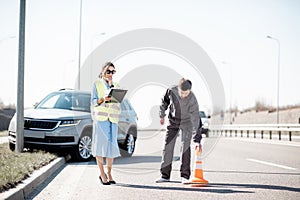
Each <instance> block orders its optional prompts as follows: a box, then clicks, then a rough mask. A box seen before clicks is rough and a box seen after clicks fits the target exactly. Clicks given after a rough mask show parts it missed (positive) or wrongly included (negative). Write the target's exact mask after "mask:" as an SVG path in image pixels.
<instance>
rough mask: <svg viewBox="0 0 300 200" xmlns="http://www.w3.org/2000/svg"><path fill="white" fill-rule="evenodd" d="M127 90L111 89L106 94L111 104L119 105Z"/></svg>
mask: <svg viewBox="0 0 300 200" xmlns="http://www.w3.org/2000/svg"><path fill="white" fill-rule="evenodd" d="M127 91H128V90H123V89H114V88H112V89H111V90H110V92H109V94H108V96H110V97H112V98H111V103H121V102H122V101H123V99H124V97H125V95H126V93H127Z"/></svg>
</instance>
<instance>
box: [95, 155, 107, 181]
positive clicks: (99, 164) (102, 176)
mask: <svg viewBox="0 0 300 200" xmlns="http://www.w3.org/2000/svg"><path fill="white" fill-rule="evenodd" d="M96 161H97V164H98V167H99V170H100V176H101V179H102V181H103V183H106V182H107V181H108V180H107V178H106V175H105V172H104V167H103V164H104V161H103V157H101V156H96Z"/></svg>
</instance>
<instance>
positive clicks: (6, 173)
mask: <svg viewBox="0 0 300 200" xmlns="http://www.w3.org/2000/svg"><path fill="white" fill-rule="evenodd" d="M56 157H57V156H56V155H54V154H50V153H47V152H44V151H35V152H24V153H16V152H12V151H10V149H9V148H8V144H7V143H5V144H0V192H3V191H6V190H8V189H10V188H13V187H15V186H16V185H17V184H18V183H20V182H22V180H24V179H26V178H27V177H29V176H30V174H31V173H32V172H33V171H34V170H37V169H39V168H41V167H43V166H45V165H47V164H49V163H50V162H51V161H53V160H54V159H55V158H56Z"/></svg>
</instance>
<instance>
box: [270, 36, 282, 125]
mask: <svg viewBox="0 0 300 200" xmlns="http://www.w3.org/2000/svg"><path fill="white" fill-rule="evenodd" d="M267 38H268V39H271V40H275V41H276V42H277V44H278V63H277V64H278V67H277V108H276V111H277V124H279V80H280V42H279V40H278V39H277V38H274V37H271V36H269V35H268V36H267Z"/></svg>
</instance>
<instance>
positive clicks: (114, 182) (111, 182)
mask: <svg viewBox="0 0 300 200" xmlns="http://www.w3.org/2000/svg"><path fill="white" fill-rule="evenodd" d="M105 177H106V178H107V175H106V174H105ZM107 179H108V178H107ZM108 182H109V183H110V184H117V183H116V181H114V180H112V181H108Z"/></svg>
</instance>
